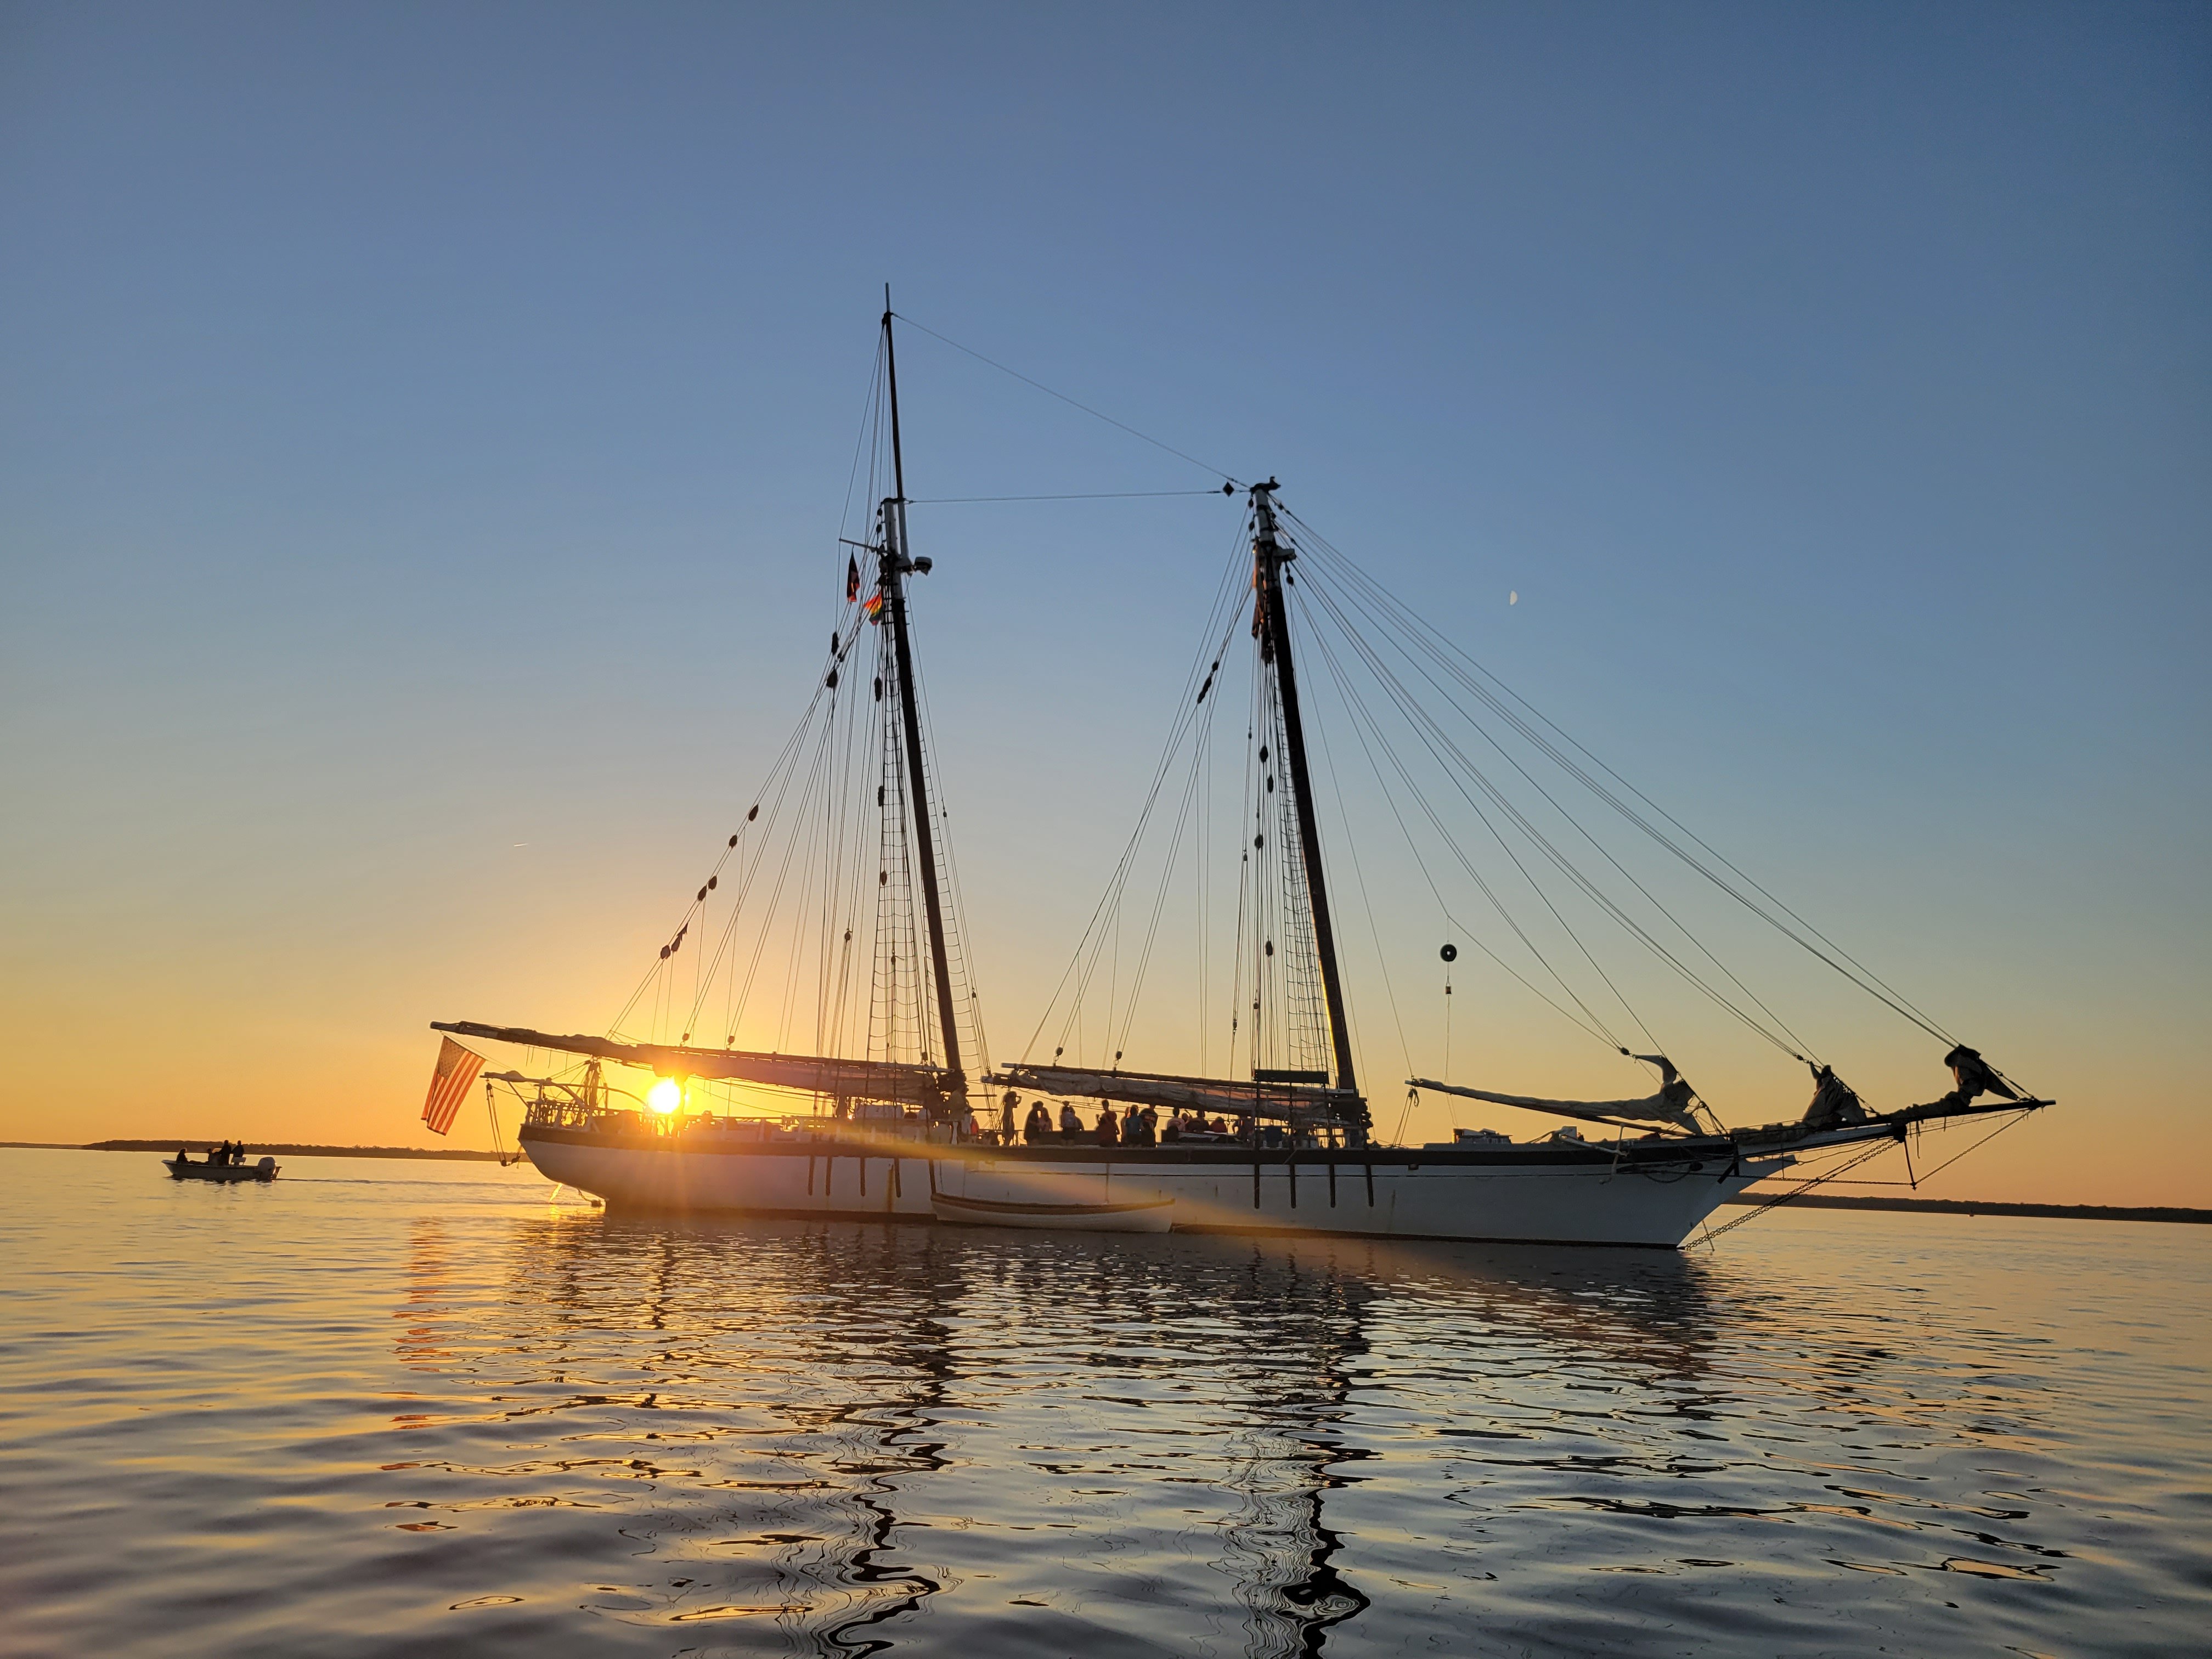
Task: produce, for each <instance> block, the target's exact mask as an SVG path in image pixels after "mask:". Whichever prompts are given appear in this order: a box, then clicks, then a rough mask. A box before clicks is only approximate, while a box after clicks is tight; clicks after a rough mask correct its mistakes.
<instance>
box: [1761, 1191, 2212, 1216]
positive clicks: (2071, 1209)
mask: <svg viewBox="0 0 2212 1659" xmlns="http://www.w3.org/2000/svg"><path fill="white" fill-rule="evenodd" d="M1775 1196H1778V1195H1777V1194H1767V1195H1765V1196H1764V1197H1762V1196H1759V1195H1757V1194H1749V1193H1745V1194H1738V1195H1737V1196H1736V1197H1735V1198H1731V1199H1729V1200H1727V1201H1728V1202H1729V1203H1730V1204H1765V1203H1767V1202H1769V1201H1770V1200H1771V1199H1772V1198H1773V1197H1775ZM1789 1205H1790V1207H1792V1208H1801V1209H1808V1210H1926V1211H1929V1212H1932V1213H1934V1214H1936V1215H2030V1216H2050V1217H2053V1218H2057V1219H2058V1220H2061V1221H2196V1222H2212V1210H2184V1209H2169V1208H2164V1207H2160V1206H2155V1205H2144V1206H2134V1207H2121V1206H2113V1205H2107V1204H1984V1203H1982V1202H1981V1201H1979V1200H1976V1199H1968V1198H1851V1197H1847V1196H1845V1195H1844V1194H1840V1193H1838V1194H1827V1193H1808V1194H1806V1195H1805V1196H1804V1197H1802V1198H1793V1199H1790V1200H1789Z"/></svg>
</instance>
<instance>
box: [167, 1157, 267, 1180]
mask: <svg viewBox="0 0 2212 1659" xmlns="http://www.w3.org/2000/svg"><path fill="white" fill-rule="evenodd" d="M161 1167H162V1168H163V1169H165V1170H167V1171H168V1172H169V1178H170V1179H171V1180H172V1181H274V1180H276V1159H275V1158H263V1159H262V1160H261V1161H260V1162H259V1163H258V1164H202V1163H200V1162H198V1161H197V1160H196V1159H193V1158H163V1159H162V1160H161Z"/></svg>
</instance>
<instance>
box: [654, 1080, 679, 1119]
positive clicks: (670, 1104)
mask: <svg viewBox="0 0 2212 1659" xmlns="http://www.w3.org/2000/svg"><path fill="white" fill-rule="evenodd" d="M645 1101H646V1104H647V1105H648V1106H650V1107H652V1108H653V1110H654V1111H656V1112H663V1113H665V1112H672V1111H674V1110H675V1109H677V1108H678V1106H681V1105H682V1104H683V1103H684V1085H682V1084H680V1083H678V1081H677V1080H676V1079H674V1078H672V1077H665V1078H663V1079H660V1081H659V1082H658V1083H656V1084H654V1085H653V1087H651V1088H650V1089H647V1091H645Z"/></svg>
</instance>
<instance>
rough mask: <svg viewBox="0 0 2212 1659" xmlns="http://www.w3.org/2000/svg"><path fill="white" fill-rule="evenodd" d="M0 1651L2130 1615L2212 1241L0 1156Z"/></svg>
mask: <svg viewBox="0 0 2212 1659" xmlns="http://www.w3.org/2000/svg"><path fill="white" fill-rule="evenodd" d="M0 1175H4V1177H5V1188H4V1190H5V1191H6V1192H7V1194H8V1195H9V1196H8V1199H7V1204H6V1208H5V1210H4V1212H0V1251H4V1255H0V1261H4V1263H5V1272H4V1278H0V1414H4V1422H0V1601H3V1602H4V1618H0V1650H5V1651H8V1652H10V1653H34V1654H57V1655H64V1654H66V1655H80V1654H94V1653H97V1654H134V1653H145V1654H160V1655H163V1656H191V1655H210V1656H212V1655H222V1656H225V1659H235V1656H247V1655H286V1656H290V1655H314V1656H332V1659H337V1656H349V1655H387V1654H389V1655H397V1654H407V1655H435V1654H471V1655H475V1654H483V1655H507V1654H513V1655H524V1654H527V1655H530V1656H532V1659H546V1656H568V1655H590V1656H598V1655H630V1654H637V1655H669V1654H740V1653H743V1654H753V1653H773V1654H781V1653H801V1654H813V1653H839V1654H860V1653H869V1652H875V1651H878V1650H887V1649H888V1650H899V1651H905V1652H920V1653H931V1654H940V1653H951V1654H958V1655H960V1656H963V1659H991V1656H998V1655H1007V1656H1015V1655H1018V1656H1024V1659H1028V1656H1036V1655H1043V1656H1051V1655H1063V1654H1064V1655H1084V1656H1092V1655H1123V1654H1127V1655H1138V1654H1177V1655H1183V1654H1188V1655H1224V1656H1228V1655H1254V1656H1260V1655H1275V1654H1295V1653H1301V1652H1312V1651H1317V1650H1324V1649H1325V1650H1326V1651H1328V1653H1330V1654H1332V1655H1334V1654H1339V1653H1342V1654H1368V1653H1376V1654H1381V1653H1392V1654H1395V1653H1405V1652H1418V1653H1431V1652H1433V1653H1454V1654H1515V1655H1517V1654H1534V1655H1565V1654H1585V1653H1594V1652H1598V1651H1601V1650H1605V1651H1611V1652H1634V1653H1650V1654H1673V1653H1682V1654H1699V1655H1707V1654H1723V1655H1725V1654H1739V1653H1741V1654H1758V1655H1771V1654H1783V1653H1787V1654H1791V1655H1800V1654H1804V1655H1810V1654H1821V1653H1837V1654H1871V1653H1876V1652H1883V1651H1887V1652H1893V1653H1905V1654H1920V1655H1925V1654H1942V1655H1944V1656H1946V1659H1957V1656H1966V1655H1979V1654H1990V1655H1999V1654H2006V1653H2019V1654H2051V1655H2076V1654H2100V1655H2101V1654H2130V1653H2140V1654H2175V1653H2182V1652H2187V1651H2202V1650H2203V1643H2204V1632H2206V1631H2207V1630H2208V1629H2212V1572H2209V1571H2208V1568H2207V1549H2206V1546H2207V1543H2208V1541H2212V1455H2208V1454H2212V1427H2208V1423H2209V1422H2212V1412H2209V1411H2208V1406H2212V1398H2208V1396H2212V1385H2209V1384H2208V1377H2207V1368H2206V1362H2207V1360H2208V1358H2212V1343H2209V1342H2208V1339H2207V1334H2206V1331H2205V1326H2204V1316H2205V1314H2206V1311H2207V1306H2208V1296H2207V1291H2208V1280H2212V1231H2206V1230H2203V1229H2198V1228H2192V1227H2172V1226H2127V1225H2102V1224H2093V1223H2071V1222H1998V1221H1991V1220H1979V1221H1970V1220H1965V1219H1954V1218H1934V1217H1930V1218H1920V1217H1909V1218H1907V1217H1896V1218H1892V1217H1843V1218H1839V1217H1836V1216H1834V1215H1833V1214H1832V1213H1830V1214H1827V1215H1823V1214H1820V1213H1819V1212H1808V1213H1807V1214H1804V1215H1802V1216H1798V1217H1794V1218H1778V1219H1776V1220H1774V1221H1772V1222H1771V1223H1759V1224H1756V1225H1753V1226H1750V1227H1747V1228H1743V1229H1740V1230H1738V1231H1736V1232H1735V1233H1733V1234H1731V1235H1730V1236H1729V1238H1728V1239H1727V1240H1726V1241H1725V1242H1724V1243H1723V1244H1722V1245H1721V1247H1720V1248H1719V1249H1717V1250H1715V1251H1711V1252H1709V1253H1705V1254H1702V1255H1680V1256H1677V1255H1659V1254H1653V1253H1647V1252H1640V1251H1619V1252H1615V1251H1607V1250H1551V1249H1494V1248H1475V1247H1451V1246H1422V1247H1411V1248H1409V1247H1406V1246H1384V1245H1381V1244H1369V1243H1300V1244H1286V1243H1281V1242H1273V1241H1270V1242H1254V1241H1250V1240H1243V1241H1239V1240H1228V1239H1188V1238H1174V1237H1168V1238H1128V1239H1110V1240H1109V1239H1103V1238H1095V1237H1082V1236H1079V1235H1066V1236H1055V1235H1042V1234H1033V1235H1019V1234H1012V1233H994V1232H991V1231H975V1230H935V1231H932V1230H927V1229H921V1228H888V1227H882V1226H872V1225H848V1224H829V1223H804V1222H769V1223H759V1224H752V1225H738V1224H692V1225H681V1224H641V1223H636V1222H621V1221H611V1220H609V1219H607V1218H605V1216H604V1215H603V1214H601V1213H600V1212H598V1211H595V1210H592V1209H588V1208H586V1207H585V1206H581V1205H580V1204H577V1203H575V1202H574V1201H573V1199H572V1200H571V1201H569V1202H567V1203H555V1202H551V1201H550V1200H549V1191H550V1189H549V1188H548V1187H547V1185H546V1183H545V1182H544V1181H543V1180H541V1179H540V1178H538V1176H535V1175H534V1174H533V1173H532V1172H531V1171H529V1170H527V1169H526V1168H525V1169H519V1170H511V1171H506V1172H500V1171H497V1170H493V1169H492V1168H490V1167H489V1166H487V1165H482V1164H469V1165H460V1166H439V1165H433V1164H410V1163H397V1162H392V1163H387V1162H370V1161H366V1160H364V1161H352V1160H337V1159H331V1160H319V1159H309V1158H295V1159H290V1160H287V1167H286V1171H285V1175H284V1177H283V1179H282V1180H280V1181H279V1182H277V1183H276V1185H275V1186H274V1187H271V1188H259V1187H240V1188H210V1187H204V1186H201V1185H198V1184H189V1185H186V1184H179V1183H175V1182H170V1181H168V1180H167V1179H166V1178H165V1177H164V1176H163V1172H162V1171H161V1169H160V1167H159V1166H158V1164H156V1162H155V1159H154V1158H153V1157H152V1156H151V1155H133V1154H124V1153H76V1152H0Z"/></svg>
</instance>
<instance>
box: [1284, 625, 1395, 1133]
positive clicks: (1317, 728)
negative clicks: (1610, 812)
mask: <svg viewBox="0 0 2212 1659" xmlns="http://www.w3.org/2000/svg"><path fill="white" fill-rule="evenodd" d="M1309 636H1310V633H1309ZM1331 678H1332V679H1334V675H1332V676H1331ZM1342 692H1343V688H1342V687H1341V686H1339V687H1338V694H1339V695H1340V696H1341V695H1342ZM1318 714H1319V706H1318V702H1317V701H1316V715H1318ZM1314 732H1315V735H1316V736H1317V737H1318V738H1320V739H1321V758H1322V765H1323V766H1324V767H1325V768H1327V769H1328V781H1329V787H1330V789H1331V790H1332V791H1333V792H1334V794H1335V796H1336V816H1337V822H1338V823H1340V824H1341V825H1342V826H1343V829H1344V848H1345V851H1346V854H1350V853H1351V851H1352V814H1351V813H1350V812H1349V811H1347V810H1346V807H1345V804H1344V781H1343V779H1341V778H1340V777H1339V776H1338V775H1337V770H1336V761H1335V759H1334V757H1332V756H1331V755H1330V753H1329V749H1328V727H1327V726H1324V725H1323V724H1322V721H1321V720H1319V719H1318V718H1316V720H1315V721H1314ZM1352 735H1353V736H1354V737H1355V738H1356V737H1358V726H1356V725H1355V726H1353V728H1352ZM1362 746H1363V748H1364V743H1363V745H1362ZM1350 863H1351V865H1352V878H1353V879H1354V880H1356V881H1357V882H1358V884H1359V902H1360V903H1361V905H1362V906H1364V908H1365V909H1366V911H1367V931H1368V933H1370V935H1371V936H1372V937H1373V939H1374V940H1375V959H1376V965H1377V966H1378V967H1379V968H1380V969H1382V973H1383V996H1384V997H1385V999H1386V1000H1388V1001H1389V1004H1390V1018H1391V1021H1392V1023H1393V1024H1395V1025H1396V1026H1397V1028H1398V1053H1399V1057H1400V1058H1401V1059H1402V1060H1404V1061H1405V1062H1406V1072H1407V1075H1408V1076H1411V1075H1412V1074H1413V1044H1412V1043H1410V1042H1407V1040H1406V1022H1405V1019H1404V1017H1403V1016H1401V1014H1400V1013H1399V1012H1398V992H1397V987H1395V986H1394V985H1393V984H1391V982H1390V956H1389V952H1388V951H1385V950H1384V949H1383V929H1382V927H1381V925H1380V924H1379V923H1377V922H1376V920H1375V902H1374V901H1373V900H1372V899H1371V898H1370V897H1369V896H1368V893H1367V869H1366V866H1365V864H1364V862H1363V861H1362V860H1359V859H1358V858H1352V859H1351V860H1350ZM1360 1063H1361V1064H1362V1065H1363V1066H1364V1064H1365V1063H1366V1061H1365V1059H1364V1055H1363V1057H1362V1059H1361V1062H1360ZM1371 1075H1372V1073H1370V1076H1371ZM1404 1127H1405V1123H1404V1121H1403V1118H1402V1116H1401V1120H1400V1122H1399V1128H1400V1130H1401V1132H1402V1131H1403V1129H1404Z"/></svg>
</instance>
